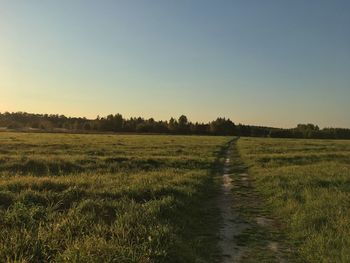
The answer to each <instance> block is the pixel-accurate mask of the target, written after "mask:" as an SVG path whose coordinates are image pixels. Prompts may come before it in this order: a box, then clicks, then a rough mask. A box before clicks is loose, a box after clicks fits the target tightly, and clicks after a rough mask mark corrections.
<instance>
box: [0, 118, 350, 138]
mask: <svg viewBox="0 0 350 263" xmlns="http://www.w3.org/2000/svg"><path fill="white" fill-rule="evenodd" d="M0 127H3V128H6V129H9V130H17V131H18V130H22V131H27V130H31V131H47V132H126V133H157V134H158V133H159V134H188V135H190V134H193V135H236V136H247V137H272V138H317V139H350V129H344V128H324V129H320V128H319V127H318V126H317V125H314V124H299V125H298V126H297V127H295V128H292V129H283V128H272V127H263V126H254V125H244V124H235V123H233V122H232V121H231V120H230V119H227V118H217V119H216V120H214V121H211V122H208V123H203V122H191V121H189V120H188V119H187V117H186V116H185V115H181V116H180V117H179V118H177V119H175V118H171V119H170V120H169V121H157V120H155V119H153V118H149V119H145V118H142V117H136V118H135V117H133V118H129V119H127V118H124V117H123V116H122V115H121V114H114V115H113V114H110V115H107V116H105V117H100V116H97V117H96V118H95V119H87V118H81V117H78V118H77V117H66V116H64V115H58V114H32V113H26V112H12V113H10V112H5V113H0Z"/></svg>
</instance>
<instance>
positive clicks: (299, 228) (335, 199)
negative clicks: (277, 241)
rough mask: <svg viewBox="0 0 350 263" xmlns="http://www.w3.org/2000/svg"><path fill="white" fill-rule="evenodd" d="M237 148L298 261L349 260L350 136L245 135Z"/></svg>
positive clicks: (255, 185)
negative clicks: (295, 137)
mask: <svg viewBox="0 0 350 263" xmlns="http://www.w3.org/2000/svg"><path fill="white" fill-rule="evenodd" d="M238 150H239V153H240V156H241V159H242V161H243V162H244V163H245V165H246V166H247V167H248V171H249V173H250V176H251V177H252V180H253V184H254V187H255V190H256V191H257V192H258V193H259V195H260V196H262V197H263V199H264V201H265V205H266V208H265V209H266V210H267V211H268V212H269V213H271V214H272V215H273V216H274V218H276V219H277V220H278V221H279V223H280V228H281V229H282V232H284V236H285V237H286V238H287V240H288V242H289V247H290V249H291V250H292V251H293V253H294V256H293V257H292V258H293V260H294V261H296V262H350V141H340V140H295V139H269V138H241V139H240V140H239V141H238Z"/></svg>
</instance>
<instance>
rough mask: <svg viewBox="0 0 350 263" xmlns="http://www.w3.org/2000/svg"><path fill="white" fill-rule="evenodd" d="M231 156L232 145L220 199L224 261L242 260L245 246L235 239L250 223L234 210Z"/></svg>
mask: <svg viewBox="0 0 350 263" xmlns="http://www.w3.org/2000/svg"><path fill="white" fill-rule="evenodd" d="M231 156H232V145H231V147H230V148H229V149H228V150H227V153H226V159H225V164H224V170H223V171H224V173H223V183H222V187H221V188H222V191H221V195H220V197H219V199H218V204H219V208H220V211H221V215H222V221H223V222H222V227H221V229H220V241H219V246H220V248H221V251H222V254H223V262H224V263H232V262H240V259H241V257H242V255H243V252H244V248H242V247H239V246H238V245H237V242H236V240H235V236H236V235H238V234H240V233H242V232H243V230H245V229H246V228H247V227H248V225H247V224H245V223H244V222H242V221H240V219H239V217H238V214H237V213H235V212H234V210H233V207H232V204H233V195H232V192H231V191H232V179H231V177H230V173H231V170H232V169H231Z"/></svg>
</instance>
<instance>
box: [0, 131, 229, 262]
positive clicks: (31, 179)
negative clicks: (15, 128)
mask: <svg viewBox="0 0 350 263" xmlns="http://www.w3.org/2000/svg"><path fill="white" fill-rule="evenodd" d="M229 140H230V138H229V137H208V136H165V135H164V136H163V135H154V136H153V135H91V134H90V135H76V134H45V133H43V134H39V133H33V134H30V133H5V132H3V133H0V229H1V231H0V262H138V263H144V262H215V258H217V253H218V251H217V247H216V245H215V244H216V242H215V234H216V233H217V232H218V222H219V217H220V215H219V213H217V211H216V210H215V209H216V208H215V206H213V205H211V202H212V201H211V200H212V199H213V197H214V196H215V195H216V194H217V191H218V189H219V187H218V184H219V183H220V182H219V181H218V180H216V179H215V178H216V177H217V176H218V175H219V173H220V172H219V171H220V169H219V167H221V164H222V158H220V156H221V153H222V151H223V149H224V148H225V147H226V146H227V143H228V141H229ZM213 215H214V217H213ZM215 255H216V257H215Z"/></svg>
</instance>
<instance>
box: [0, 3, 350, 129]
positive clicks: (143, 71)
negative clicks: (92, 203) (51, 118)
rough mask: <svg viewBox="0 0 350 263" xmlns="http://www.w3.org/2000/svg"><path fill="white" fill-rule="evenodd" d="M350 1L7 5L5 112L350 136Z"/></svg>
mask: <svg viewBox="0 0 350 263" xmlns="http://www.w3.org/2000/svg"><path fill="white" fill-rule="evenodd" d="M349 13H350V1H348V0H332V1H329V0H308V1H305V0H293V1H290V0H264V1H261V0H218V1H213V0H211V1H207V0H196V1H195V0H176V1H170V0H169V1H164V0H147V1H145V0H143V1H141V0H101V1H96V0H93V1H92V0H74V1H72V0H60V1H51V0H49V1H41V0H0V112H4V111H26V112H34V113H53V114H54V113H59V114H65V115H68V116H85V117H88V118H95V117H96V116H97V115H100V116H105V115H107V114H110V113H121V114H122V115H123V116H125V117H132V116H143V117H145V118H149V117H154V118H155V119H157V120H160V119H162V120H166V119H169V118H170V117H178V116H180V115H181V114H185V115H186V116H187V117H188V118H189V119H190V120H192V121H210V120H213V119H215V118H216V117H219V116H221V117H227V118H230V119H231V120H233V121H234V122H235V123H245V124H256V125H265V126H274V127H294V126H296V125H297V124H298V123H315V124H318V125H319V126H321V127H330V126H332V127H347V128H350V116H349V113H350V102H349V101H350V15H349Z"/></svg>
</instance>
